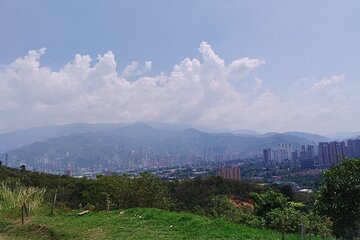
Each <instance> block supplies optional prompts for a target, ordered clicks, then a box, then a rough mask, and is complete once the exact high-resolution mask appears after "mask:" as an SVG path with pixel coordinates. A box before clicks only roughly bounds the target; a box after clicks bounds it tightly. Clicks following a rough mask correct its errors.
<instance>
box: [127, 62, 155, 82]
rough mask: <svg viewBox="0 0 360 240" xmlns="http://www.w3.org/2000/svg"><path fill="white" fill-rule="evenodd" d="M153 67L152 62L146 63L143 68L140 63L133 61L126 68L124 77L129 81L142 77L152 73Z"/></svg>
mask: <svg viewBox="0 0 360 240" xmlns="http://www.w3.org/2000/svg"><path fill="white" fill-rule="evenodd" d="M151 66H152V62H151V61H145V62H144V65H143V66H141V65H140V63H139V62H138V61H132V62H131V63H130V64H129V65H127V66H126V67H125V69H124V71H123V72H122V77H124V78H126V79H129V78H132V77H139V76H142V75H144V74H147V73H149V72H150V71H151Z"/></svg>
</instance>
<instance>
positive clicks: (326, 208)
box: [315, 159, 360, 239]
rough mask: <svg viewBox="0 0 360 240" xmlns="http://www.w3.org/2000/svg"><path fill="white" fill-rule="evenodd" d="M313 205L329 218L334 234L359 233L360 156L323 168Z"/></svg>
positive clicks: (357, 235)
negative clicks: (323, 172)
mask: <svg viewBox="0 0 360 240" xmlns="http://www.w3.org/2000/svg"><path fill="white" fill-rule="evenodd" d="M315 205H316V209H317V211H318V212H319V213H320V214H323V215H326V216H329V217H330V218H331V220H332V221H333V223H334V225H333V231H334V233H335V235H336V236H338V237H342V238H346V239H357V238H358V237H360V159H351V160H345V161H343V162H342V163H341V164H339V165H337V166H334V167H332V168H330V169H329V170H327V171H326V172H325V174H324V176H323V182H322V185H321V187H320V192H319V196H318V198H317V201H316V203H315Z"/></svg>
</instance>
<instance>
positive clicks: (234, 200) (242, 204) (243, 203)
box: [229, 196, 254, 210]
mask: <svg viewBox="0 0 360 240" xmlns="http://www.w3.org/2000/svg"><path fill="white" fill-rule="evenodd" d="M229 202H230V203H231V204H232V205H233V206H234V207H236V208H239V209H247V210H254V200H252V199H250V198H242V197H238V196H230V197H229Z"/></svg>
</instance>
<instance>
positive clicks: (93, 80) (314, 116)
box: [0, 42, 344, 132]
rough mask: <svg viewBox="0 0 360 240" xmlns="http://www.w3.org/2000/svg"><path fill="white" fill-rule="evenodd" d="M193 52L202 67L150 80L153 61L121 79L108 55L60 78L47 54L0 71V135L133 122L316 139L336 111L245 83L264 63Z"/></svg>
mask: <svg viewBox="0 0 360 240" xmlns="http://www.w3.org/2000/svg"><path fill="white" fill-rule="evenodd" d="M198 50H199V52H200V54H201V59H197V58H193V59H189V58H186V59H184V60H183V61H181V62H180V63H178V64H176V65H174V66H173V69H172V70H171V71H170V72H169V73H167V74H164V73H162V74H160V75H158V76H149V73H150V72H151V65H152V62H151V61H145V62H144V63H143V64H142V63H140V62H138V61H133V62H132V63H131V64H130V65H128V66H127V67H126V68H125V69H124V70H123V71H121V72H120V73H118V72H117V69H116V65H117V63H116V60H115V56H114V54H113V53H112V52H111V51H109V52H107V53H105V54H104V55H99V56H98V57H97V58H96V60H94V59H92V58H91V57H90V56H88V55H79V54H77V55H76V56H75V58H74V59H73V60H72V61H71V62H69V63H68V64H66V65H64V66H63V67H62V68H61V69H60V70H59V71H53V70H52V69H50V68H49V67H46V66H41V65H40V63H39V60H40V58H41V56H42V55H44V54H45V53H46V49H45V48H43V49H39V50H32V51H29V53H28V54H27V55H26V56H24V57H21V58H18V59H16V60H15V61H14V62H12V63H10V64H8V65H4V66H2V67H1V68H0V115H1V118H0V132H5V131H9V130H14V129H21V128H28V127H33V126H42V125H49V124H65V123H71V122H134V121H160V122H174V123H176V122H181V123H187V124H195V125H202V126H208V127H214V128H229V129H234V130H235V129H240V128H241V129H244V128H249V129H255V130H258V131H285V130H289V129H298V130H310V131H314V130H315V129H316V127H317V125H316V124H315V123H316V121H318V119H319V118H321V117H323V118H324V117H325V116H327V115H328V114H330V113H332V112H333V111H334V109H333V108H329V106H328V105H326V104H321V103H311V104H310V103H309V105H306V106H304V104H303V102H301V101H298V100H296V99H288V100H284V99H282V98H281V97H279V96H276V95H275V94H274V93H273V92H272V91H271V90H270V89H264V88H263V82H264V81H266V79H260V78H258V77H251V76H250V75H253V74H256V69H257V68H258V67H260V66H262V65H263V64H265V60H262V59H255V58H249V57H246V58H241V59H237V60H234V61H232V62H230V63H228V64H226V63H225V61H224V60H223V59H221V58H220V57H219V56H218V55H217V54H216V53H215V52H214V51H213V49H212V47H211V46H210V45H209V44H208V43H206V42H202V43H201V44H200V47H199V49H198ZM250 73H251V74H250ZM341 81H344V76H334V77H330V78H326V79H324V80H321V81H319V82H317V83H314V84H313V85H312V86H311V87H310V91H309V90H307V91H306V92H307V94H308V95H310V94H313V93H317V92H319V91H321V90H322V89H323V88H328V87H331V86H333V85H336V84H337V83H339V82H341ZM303 94H305V93H304V92H303ZM324 119H325V118H324ZM324 124H325V125H324ZM330 125H331V123H328V122H326V123H323V125H322V126H325V127H329V126H330ZM321 130H322V129H320V131H321Z"/></svg>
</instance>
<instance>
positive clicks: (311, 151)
mask: <svg viewBox="0 0 360 240" xmlns="http://www.w3.org/2000/svg"><path fill="white" fill-rule="evenodd" d="M345 158H360V139H350V140H347V141H331V142H320V143H319V144H318V147H317V149H316V148H315V146H314V145H303V146H301V147H300V149H297V150H293V148H292V145H291V144H289V143H287V144H286V143H285V144H284V143H281V144H279V145H278V147H277V148H275V149H271V148H267V149H264V150H263V162H264V163H265V164H281V163H290V164H291V163H293V164H300V165H301V167H302V168H306V169H308V168H315V167H319V168H327V167H330V166H332V165H334V164H337V163H339V162H341V161H342V160H343V159H345Z"/></svg>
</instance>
